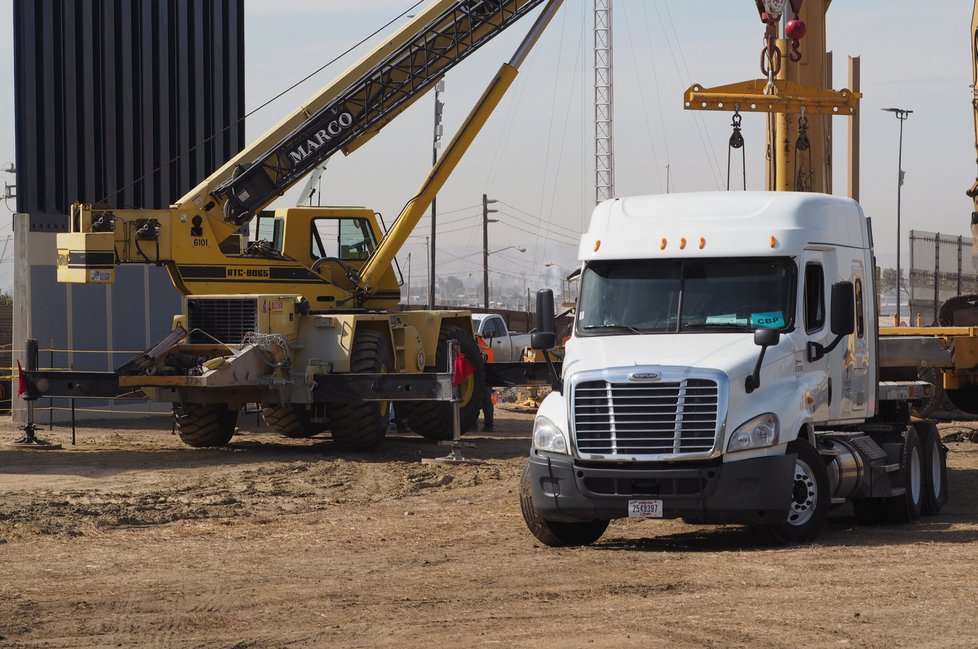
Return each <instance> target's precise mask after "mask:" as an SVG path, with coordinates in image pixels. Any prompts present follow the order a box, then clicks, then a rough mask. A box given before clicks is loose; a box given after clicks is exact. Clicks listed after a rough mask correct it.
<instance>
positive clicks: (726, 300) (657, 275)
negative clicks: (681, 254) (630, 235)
mask: <svg viewBox="0 0 978 649" xmlns="http://www.w3.org/2000/svg"><path fill="white" fill-rule="evenodd" d="M795 276H796V270H795V264H794V262H792V261H791V260H790V259H788V258H763V259H705V260H679V259H668V260H662V261H647V260H616V261H601V262H592V263H590V264H588V265H587V267H586V268H585V269H584V274H583V276H582V277H581V296H580V301H579V303H578V310H577V329H578V332H579V333H580V334H582V335H609V334H616V335H618V334H622V333H625V334H627V333H633V334H642V333H675V332H679V331H689V332H692V331H704V332H740V331H753V330H754V329H759V328H772V329H779V330H781V331H787V330H790V329H791V328H792V325H793V320H794V301H795Z"/></svg>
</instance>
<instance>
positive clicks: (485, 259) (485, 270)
mask: <svg viewBox="0 0 978 649" xmlns="http://www.w3.org/2000/svg"><path fill="white" fill-rule="evenodd" d="M489 202H490V203H495V202H496V201H489ZM492 211H493V212H495V211H496V210H492ZM495 222H496V221H495V219H493V220H491V221H490V223H495ZM504 250H516V251H517V252H526V248H524V247H523V246H506V247H505V248H500V249H499V250H493V251H492V252H489V250H488V249H484V250H483V255H482V281H483V286H485V294H484V296H483V300H484V303H485V308H486V310H487V311H488V310H489V255H494V254H496V253H497V252H503V251H504ZM525 282H526V280H525V276H524V283H525Z"/></svg>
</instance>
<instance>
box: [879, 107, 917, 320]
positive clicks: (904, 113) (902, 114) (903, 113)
mask: <svg viewBox="0 0 978 649" xmlns="http://www.w3.org/2000/svg"><path fill="white" fill-rule="evenodd" d="M882 110H884V111H886V112H887V113H893V114H895V115H896V118H897V119H898V120H900V145H899V149H898V153H897V213H896V231H897V242H896V254H897V259H896V320H897V321H896V323H897V325H899V324H900V198H901V194H902V190H903V177H904V175H905V173H906V172H904V171H903V123H904V122H905V121H906V119H907V118H908V117H910V114H911V113H913V111H912V110H907V109H905V108H883V109H882Z"/></svg>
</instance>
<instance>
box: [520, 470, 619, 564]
mask: <svg viewBox="0 0 978 649" xmlns="http://www.w3.org/2000/svg"><path fill="white" fill-rule="evenodd" d="M520 511H521V512H523V521H524V522H525V523H526V527H527V529H529V530H530V534H532V535H533V536H535V537H536V538H537V540H538V541H540V542H541V543H543V544H544V545H548V546H550V547H552V548H565V547H571V546H581V545H591V544H592V543H594V542H595V541H597V540H598V539H600V538H601V535H602V534H604V532H605V530H606V529H608V523H609V522H610V521H598V520H593V521H581V522H580V523H558V522H555V521H548V520H545V519H543V518H540V515H539V514H537V510H536V509H534V507H533V489H532V485H531V484H530V463H529V462H527V463H526V465H525V466H524V467H523V475H522V476H521V477H520Z"/></svg>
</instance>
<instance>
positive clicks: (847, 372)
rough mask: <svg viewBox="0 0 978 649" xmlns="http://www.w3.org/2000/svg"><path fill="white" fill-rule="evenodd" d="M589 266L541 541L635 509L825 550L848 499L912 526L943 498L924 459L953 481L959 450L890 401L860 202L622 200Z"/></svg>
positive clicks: (561, 538)
mask: <svg viewBox="0 0 978 649" xmlns="http://www.w3.org/2000/svg"><path fill="white" fill-rule="evenodd" d="M580 258H581V261H582V262H583V268H582V274H581V282H580V297H579V300H578V308H577V313H576V316H575V327H574V332H573V335H572V337H571V339H570V341H569V342H568V343H567V345H566V350H565V357H564V363H563V377H562V381H561V384H560V385H559V388H560V389H559V390H555V391H554V392H553V393H552V394H551V395H549V396H548V397H547V398H546V399H545V400H544V402H543V403H542V404H541V407H540V410H539V412H538V414H537V417H536V420H535V423H534V433H533V445H532V448H531V451H530V456H529V459H528V461H527V465H526V469H525V471H524V479H523V487H522V489H521V504H522V508H523V513H524V517H525V518H526V522H527V524H528V526H529V528H530V530H531V531H532V532H533V533H534V534H535V535H536V536H537V537H538V538H539V539H540V540H541V541H543V542H544V543H548V544H550V545H567V544H571V545H574V544H582V543H590V542H593V541H594V540H597V538H599V537H600V536H601V534H602V533H603V532H604V529H605V528H606V527H607V524H608V521H610V520H612V519H615V518H626V517H637V518H663V517H664V518H677V517H682V518H684V519H686V520H688V521H692V522H710V523H720V522H723V523H728V522H734V523H743V524H748V525H751V526H754V527H757V528H758V529H761V530H764V532H765V533H766V535H767V536H768V537H770V538H772V539H774V540H775V541H779V542H792V541H807V540H810V539H812V538H815V536H816V535H817V533H818V531H819V530H820V529H821V527H822V526H823V524H824V521H825V518H826V516H827V514H828V509H829V507H830V506H831V505H832V504H840V503H842V502H845V501H846V500H847V499H854V500H856V501H857V502H858V503H859V504H858V507H857V515H859V516H860V517H861V518H864V519H867V520H869V519H871V518H872V517H874V516H875V517H876V518H880V517H881V516H883V515H884V514H881V512H884V510H885V511H891V510H892V511H893V512H894V513H893V515H892V518H893V519H894V520H896V519H899V518H900V515H899V506H900V503H903V505H905V506H906V508H909V509H908V515H909V517H912V516H913V515H914V512H919V511H920V508H921V506H922V503H923V501H924V500H928V498H927V490H926V489H925V488H924V487H925V486H928V485H925V484H924V478H925V477H926V478H927V479H928V480H931V481H933V475H932V474H934V473H935V470H926V469H925V467H924V465H925V463H926V460H927V458H926V457H925V453H926V452H930V453H931V454H932V455H933V457H934V458H935V459H936V461H937V467H938V468H937V469H936V473H937V474H938V477H939V476H940V469H941V466H943V465H942V464H941V462H943V455H942V454H941V452H940V450H939V448H937V447H939V439H937V441H936V443H935V441H934V440H935V439H936V438H937V436H936V432H934V431H932V430H931V429H930V428H927V427H926V426H918V428H919V429H920V430H916V431H915V430H914V429H913V428H912V427H910V426H909V425H908V424H909V420H908V417H907V416H906V415H905V413H906V408H905V407H903V408H901V407H895V408H891V407H890V406H888V405H886V403H887V400H888V397H889V396H890V395H889V390H890V388H889V387H887V389H885V390H883V391H882V392H880V389H879V386H878V380H877V375H878V370H877V365H876V358H875V355H876V348H877V344H876V343H877V340H876V337H877V333H876V327H875V323H876V315H875V305H874V303H873V300H871V299H864V296H868V295H873V294H874V292H875V289H874V287H873V269H874V261H873V256H872V250H871V237H870V230H869V223H868V221H867V219H866V218H865V217H864V216H863V215H862V212H861V210H860V208H859V206H858V205H857V204H856V203H855V202H853V201H849V200H843V199H837V198H832V197H829V196H824V195H815V194H795V193H792V194H787V193H785V194H776V193H764V192H738V193H722V194H689V195H675V194H673V195H668V196H650V197H636V198H626V199H617V200H614V201H609V202H606V203H603V204H601V205H599V206H598V207H597V208H596V210H595V213H594V216H593V218H592V221H591V225H590V228H589V230H588V232H587V233H586V234H585V235H584V236H583V237H582V241H581V246H580ZM902 387H903V388H906V389H910V388H916V387H919V386H902ZM905 396H906V395H904V399H903V401H898V402H897V403H898V404H902V405H904V406H905ZM881 404H882V405H881ZM919 437H924V438H926V439H925V440H924V441H925V442H927V444H924V445H921V443H920V441H919V439H918V438H919ZM908 439H909V441H908ZM928 444H929V446H928ZM935 448H937V450H935ZM928 449H929V450H928ZM904 455H907V456H908V457H907V458H906V460H904ZM925 474H926V475H925ZM908 482H912V483H913V484H910V485H909V486H907V483H908ZM931 490H932V491H933V487H932V486H931ZM941 490H943V491H944V492H946V483H944V484H942V485H941V486H940V487H938V491H941ZM942 497H943V496H942V495H941V494H940V493H938V494H937V495H936V496H933V497H931V498H930V499H929V500H930V501H931V502H930V504H929V507H930V508H933V507H939V504H938V503H937V501H938V500H940V498H942ZM884 513H885V512H884Z"/></svg>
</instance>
